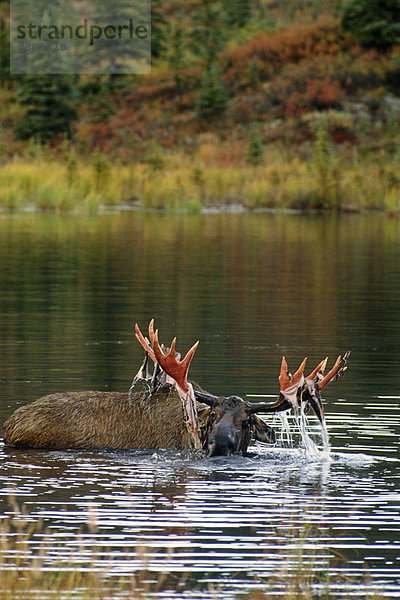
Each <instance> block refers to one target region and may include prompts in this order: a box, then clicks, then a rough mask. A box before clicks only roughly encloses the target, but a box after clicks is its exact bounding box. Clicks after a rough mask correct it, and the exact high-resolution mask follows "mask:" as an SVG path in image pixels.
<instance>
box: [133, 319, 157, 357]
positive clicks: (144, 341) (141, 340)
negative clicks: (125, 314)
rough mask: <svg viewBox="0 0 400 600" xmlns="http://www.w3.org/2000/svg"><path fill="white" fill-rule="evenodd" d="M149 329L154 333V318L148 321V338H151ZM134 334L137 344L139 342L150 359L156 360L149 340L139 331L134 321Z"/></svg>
mask: <svg viewBox="0 0 400 600" xmlns="http://www.w3.org/2000/svg"><path fill="white" fill-rule="evenodd" d="M150 331H151V332H152V334H153V335H154V319H152V320H151V321H150V324H149V336H150V339H151V333H150ZM135 336H136V339H137V340H138V342H139V344H141V346H142V347H143V348H144V350H145V352H147V354H148V355H149V356H150V358H151V360H152V361H153V362H157V360H156V357H155V354H154V352H153V349H152V347H151V346H150V342H149V340H148V339H147V338H145V337H144V335H143V334H142V332H141V331H140V329H139V325H138V324H137V323H135Z"/></svg>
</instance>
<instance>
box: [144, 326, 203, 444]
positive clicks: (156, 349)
mask: <svg viewBox="0 0 400 600" xmlns="http://www.w3.org/2000/svg"><path fill="white" fill-rule="evenodd" d="M135 330H136V337H137V339H138V341H139V343H140V344H141V345H142V346H143V348H144V349H145V351H146V352H147V354H148V355H149V356H150V357H151V358H152V360H153V361H154V362H155V363H156V365H158V366H159V367H160V368H161V369H162V370H163V371H164V372H165V373H166V375H167V376H168V377H169V378H171V379H172V381H173V383H174V385H175V387H176V389H177V392H178V394H179V397H180V399H181V400H182V404H183V410H184V415H185V423H186V426H187V428H188V430H189V433H190V434H191V436H192V438H193V444H194V447H195V448H201V447H202V445H201V442H200V437H199V433H198V430H197V403H196V399H195V395H194V390H193V386H192V384H191V383H189V382H188V380H187V374H188V371H189V366H190V363H191V360H192V358H193V355H194V353H195V352H196V348H197V346H198V344H199V342H196V343H195V344H194V345H193V346H192V347H191V348H190V350H189V351H188V352H187V354H186V356H185V357H184V358H183V359H182V360H179V359H180V354H179V353H177V352H176V351H175V344H176V338H174V339H173V340H172V343H171V347H170V350H169V352H168V353H167V354H164V352H163V350H162V346H160V344H159V341H158V330H156V331H154V319H152V320H151V321H150V324H149V338H150V341H149V340H148V339H147V338H145V337H144V336H143V334H142V333H141V331H140V329H139V327H138V325H136V326H135ZM150 343H151V346H150Z"/></svg>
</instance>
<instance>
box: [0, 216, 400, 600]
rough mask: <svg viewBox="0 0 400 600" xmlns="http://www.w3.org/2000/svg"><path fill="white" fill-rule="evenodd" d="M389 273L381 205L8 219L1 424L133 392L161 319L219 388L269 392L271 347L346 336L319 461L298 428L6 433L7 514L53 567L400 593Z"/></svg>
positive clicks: (355, 593)
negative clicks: (344, 362) (35, 438)
mask: <svg viewBox="0 0 400 600" xmlns="http://www.w3.org/2000/svg"><path fill="white" fill-rule="evenodd" d="M399 271H400V222H399V221H397V220H391V219H386V218H383V217H381V216H379V215H345V216H336V215H325V216H321V215H287V214H277V215H273V214H265V213H259V214H205V215H201V216H190V215H159V214H156V213H136V212H132V213H131V212H116V213H110V214H105V215H101V216H95V217H82V216H79V217H78V216H63V217H57V216H55V215H37V214H15V215H9V214H2V215H0V282H1V284H0V286H1V287H0V360H1V365H2V367H1V374H0V384H1V388H0V389H1V404H0V417H1V420H2V421H4V420H5V419H6V418H7V417H8V416H9V415H10V414H11V413H12V411H13V410H14V409H15V408H17V407H18V406H20V405H22V404H25V403H27V402H29V401H30V400H33V399H35V398H37V397H40V396H42V395H45V394H48V393H52V392H56V391H62V390H79V389H104V390H110V389H116V390H121V391H123V390H128V389H129V386H130V383H131V381H132V378H133V376H134V374H135V373H136V371H137V369H138V366H139V364H140V362H141V360H142V352H141V349H140V347H139V345H138V344H137V342H136V341H135V339H134V334H133V327H134V323H135V321H137V322H138V323H139V325H140V326H141V327H142V328H143V329H145V328H146V326H147V323H148V322H149V320H150V318H152V317H155V320H156V326H157V327H158V328H159V329H160V339H161V341H164V342H166V343H168V342H169V341H170V340H171V339H172V337H173V336H174V335H177V337H178V343H177V348H178V349H179V350H182V351H186V350H187V349H188V348H189V347H190V346H191V345H192V344H193V343H194V342H195V341H196V340H197V339H200V345H199V348H198V350H197V353H196V356H195V358H194V360H193V363H192V366H191V376H192V378H193V379H195V380H197V381H199V382H200V383H201V385H202V386H203V387H204V388H206V389H208V390H209V391H211V392H213V393H215V394H219V393H221V394H222V393H224V394H226V395H228V394H232V393H234V394H238V395H242V396H244V395H245V394H254V395H257V394H275V393H276V391H277V389H278V383H277V376H278V373H279V365H280V360H281V357H282V355H285V356H286V358H287V360H288V362H289V366H290V367H291V369H292V370H294V369H296V368H297V366H298V365H299V364H300V362H301V360H302V359H303V358H304V356H308V357H309V359H308V360H309V370H311V369H312V368H313V367H314V366H315V365H316V364H317V363H318V362H319V361H320V360H321V359H322V358H324V357H325V356H327V355H329V356H330V361H329V365H330V366H331V365H332V364H333V361H334V359H335V358H336V356H337V355H338V354H341V353H343V352H344V351H345V350H347V349H350V350H351V351H352V355H351V358H350V363H349V365H350V366H349V370H348V372H347V373H346V375H345V377H344V378H342V379H341V380H340V381H339V382H338V383H336V384H332V385H329V386H328V387H327V388H326V390H325V393H324V397H325V410H326V417H327V426H328V431H329V439H330V444H331V452H330V456H327V455H326V453H322V452H321V453H320V455H319V456H316V457H310V456H307V455H306V453H305V451H304V450H303V449H302V448H299V447H297V445H298V444H297V442H298V435H297V434H296V433H295V434H294V436H293V441H294V446H295V447H289V444H288V443H287V441H285V439H282V440H281V442H280V443H279V444H278V445H277V446H276V447H268V446H265V445H263V444H257V445H255V446H254V447H252V453H253V454H252V456H249V457H233V458H229V459H227V458H220V457H216V458H212V459H205V458H202V457H198V456H195V455H193V454H190V453H185V452H182V453H175V452H171V451H162V450H161V451H158V452H156V453H155V452H154V451H151V452H150V451H146V450H143V451H131V452H73V451H64V452H59V451H33V450H31V451H28V450H19V451H17V450H11V449H5V448H4V447H0V481H1V490H0V502H1V509H2V513H3V514H8V513H9V512H10V510H11V509H10V506H9V499H8V496H9V493H10V490H13V493H14V495H15V498H16V500H17V502H18V503H19V504H20V505H21V504H22V503H24V504H25V505H26V511H27V513H28V520H29V521H32V522H34V521H35V520H37V519H38V518H39V517H41V518H42V519H43V522H44V528H46V527H48V531H49V534H45V533H42V534H39V533H36V534H35V535H33V536H32V539H31V541H30V547H31V549H33V550H34V551H39V550H40V548H41V547H42V546H43V545H44V544H46V543H49V544H50V547H51V549H52V551H51V552H49V553H47V555H46V568H48V569H52V568H54V569H56V568H58V565H59V563H60V561H61V560H63V561H64V562H65V561H67V562H68V560H70V561H72V563H73V564H74V565H75V566H76V567H78V568H81V569H87V568H90V569H93V570H101V571H103V572H105V573H106V574H108V575H127V576H128V575H130V574H132V573H133V572H136V571H138V570H143V568H144V566H145V567H146V569H147V570H148V572H149V574H148V578H149V579H151V578H152V575H151V574H152V573H153V574H154V578H157V573H158V572H165V573H169V574H171V581H169V580H168V581H169V583H168V584H167V588H168V591H166V592H161V591H159V592H154V595H155V597H159V598H162V597H165V598H174V599H178V598H186V597H187V598H189V597H190V598H210V597H216V598H222V599H226V600H227V599H233V598H240V597H248V598H252V597H257V596H254V595H255V594H256V593H257V590H261V591H262V592H261V593H262V594H263V596H265V597H271V598H277V597H285V594H286V592H284V586H283V582H289V581H290V579H291V578H293V580H294V579H295V578H296V577H297V576H298V573H299V572H301V573H302V574H304V577H308V576H310V577H311V580H312V581H313V583H312V585H313V590H314V592H315V594H316V595H317V594H318V593H322V592H323V591H324V590H325V586H326V585H327V581H328V579H329V590H330V597H331V598H335V599H338V598H346V599H347V598H363V599H365V598H368V597H370V595H371V593H372V592H373V591H376V592H378V593H380V594H381V596H383V597H388V598H396V597H399V598H400V568H399V567H400V534H399V531H400V510H399V508H400V493H399V491H398V490H399V485H398V483H399V458H400V456H399V432H400V380H399V375H398V373H399V364H400V344H399V337H400V319H399V314H398V307H399V305H400V272H399ZM250 399H251V400H254V398H250ZM269 422H270V424H272V425H273V426H274V428H275V429H276V431H277V432H279V431H280V430H281V429H282V423H281V421H280V420H279V418H278V417H274V418H271V419H270V421H269ZM310 426H311V428H312V429H313V428H314V429H316V423H315V420H313V419H310ZM283 438H285V436H283ZM314 439H315V440H316V441H318V439H319V438H318V437H315V436H314ZM88 523H89V525H88ZM79 532H80V533H79ZM50 534H51V538H49V539H50V541H49V539H47V538H46V535H50ZM83 546H85V547H86V548H88V547H90V548H92V549H93V548H95V549H97V552H96V555H95V558H92V560H91V559H90V558H89V557H88V554H87V552H86V551H85V550H84V549H83ZM182 577H183V579H182ZM181 580H182V581H184V583H182V584H181V585H180V584H179V582H180V581H181ZM246 595H247V596H246Z"/></svg>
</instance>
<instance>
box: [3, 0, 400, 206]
mask: <svg viewBox="0 0 400 600" xmlns="http://www.w3.org/2000/svg"><path fill="white" fill-rule="evenodd" d="M375 4H377V3H376V1H375V0H363V1H361V2H358V3H355V2H354V1H353V3H352V2H347V9H346V5H345V3H340V2H328V1H326V2H315V1H312V0H298V1H297V2H290V1H288V0H286V1H280V2H275V1H274V0H235V1H233V0H231V1H228V0H190V1H189V0H165V1H164V2H162V1H161V0H158V1H153V40H152V41H153V46H152V54H153V56H152V73H151V75H148V76H122V75H121V76H118V75H111V76H101V77H94V76H93V77H87V76H86V77H85V76H80V77H67V76H62V75H47V76H46V75H39V76H34V77H30V76H13V75H10V74H9V73H8V72H7V64H8V63H7V61H8V58H7V57H6V56H5V53H6V50H5V48H6V46H4V44H3V46H2V57H1V89H0V100H1V102H0V119H1V126H2V127H1V138H0V157H1V164H0V186H1V187H0V205H2V206H4V207H9V208H15V207H22V206H26V205H30V204H33V205H36V206H39V207H41V208H43V209H45V208H46V209H57V210H71V209H80V210H98V208H99V207H100V206H102V205H109V204H126V203H133V204H136V205H139V206H143V207H151V208H168V209H186V210H195V211H196V210H201V209H202V208H203V207H210V206H225V205H241V206H245V207H248V208H299V209H310V208H311V209H315V208H329V209H342V210H363V209H378V210H384V211H386V212H387V213H388V214H391V215H396V214H398V212H399V210H400V175H399V174H398V173H399V168H398V167H399V141H400V133H399V120H400V7H399V2H398V0H386V2H385V1H384V2H382V1H381V2H379V3H378V5H379V7H380V8H382V7H384V8H385V11H386V12H385V15H386V17H385V18H386V19H387V20H386V21H383V20H382V18H381V15H380V14H379V10H380V9H379V7H378V8H377V7H376V6H375ZM0 6H1V7H2V15H3V16H2V23H3V27H2V29H1V31H0V35H1V39H2V40H4V39H5V37H6V30H5V27H4V24H5V23H7V19H8V12H7V11H8V8H7V3H4V2H3V3H1V4H0ZM357 10H358V11H360V10H361V13H357ZM354 11H356V12H355V13H354ZM362 11H364V12H362ZM360 14H361V16H362V17H363V18H364V17H365V19H366V23H365V24H364V25H365V26H364V28H363V27H362V25H363V20H362V19H361V17H360ZM371 15H372V16H371ZM374 15H375V16H374ZM388 15H389V16H391V18H390V19H389V17H388ZM365 19H364V20H365ZM374 19H375V20H379V19H380V21H379V22H380V24H381V25H380V26H379V27H378V25H376V24H375V21H374ZM371 20H372V21H371ZM382 23H383V24H385V23H386V25H385V27H383V25H382ZM375 25H376V27H375ZM374 27H375V29H374ZM366 31H367V32H369V33H368V35H369V37H366ZM371 32H372V33H371ZM43 90H45V93H43ZM44 96H46V98H45V100H46V106H45V109H46V111H47V112H46V113H44V112H43V111H44V107H43V97H44ZM41 102H42V104H41ZM49 106H50V109H49ZM60 106H61V107H63V108H62V110H60ZM41 111H42V112H41ZM43 115H45V116H43ZM60 115H61V116H60ZM53 117H54V118H53ZM63 119H64V120H63ZM57 127H58V129H57Z"/></svg>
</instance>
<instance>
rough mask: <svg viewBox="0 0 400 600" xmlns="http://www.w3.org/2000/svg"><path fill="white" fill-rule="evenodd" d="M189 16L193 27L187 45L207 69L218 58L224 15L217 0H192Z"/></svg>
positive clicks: (222, 39)
mask: <svg viewBox="0 0 400 600" xmlns="http://www.w3.org/2000/svg"><path fill="white" fill-rule="evenodd" d="M191 17H192V24H193V28H192V31H191V34H190V42H189V45H190V47H191V49H192V51H193V52H194V54H196V56H198V57H199V58H202V59H203V60H204V62H205V65H206V68H207V69H209V68H210V67H211V65H212V64H213V63H215V62H216V60H217V59H218V55H219V53H220V51H221V50H222V48H223V46H224V41H225V32H224V15H223V10H222V6H221V3H220V1H218V0H192V3H191Z"/></svg>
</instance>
